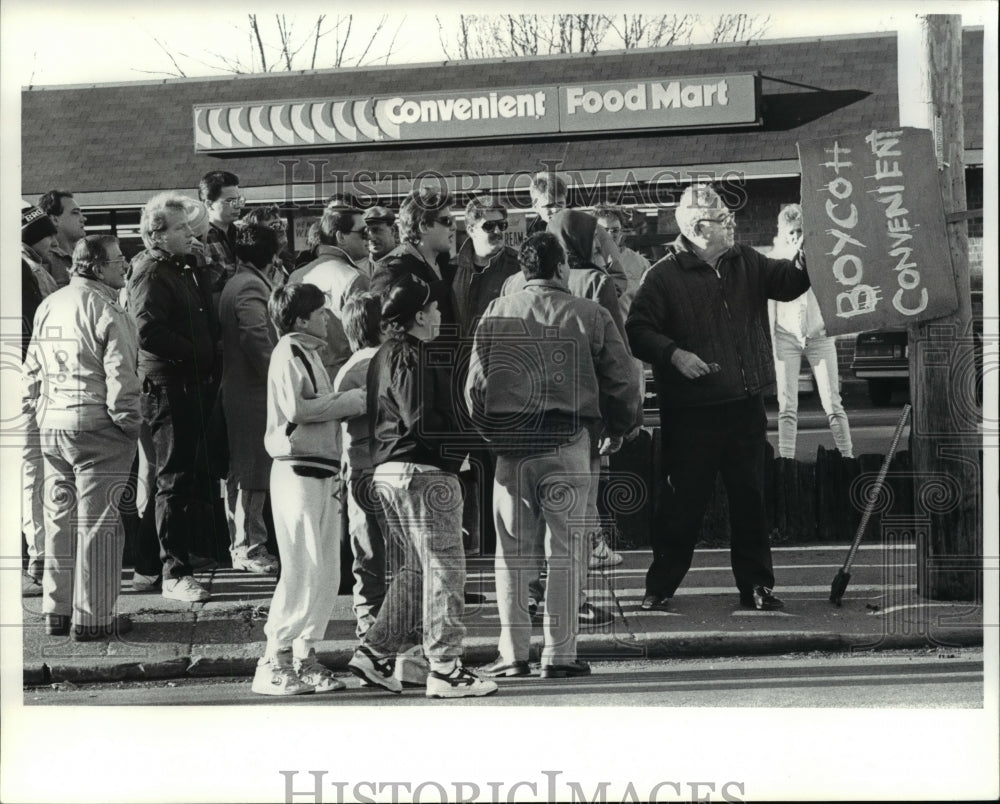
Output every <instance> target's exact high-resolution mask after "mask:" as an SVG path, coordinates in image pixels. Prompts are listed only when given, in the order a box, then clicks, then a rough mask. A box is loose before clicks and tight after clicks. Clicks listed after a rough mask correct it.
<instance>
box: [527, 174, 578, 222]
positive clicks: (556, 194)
mask: <svg viewBox="0 0 1000 804" xmlns="http://www.w3.org/2000/svg"><path fill="white" fill-rule="evenodd" d="M568 193H569V191H568V190H567V188H566V182H565V181H563V179H562V177H561V176H558V175H556V174H555V173H549V172H547V171H539V172H538V173H536V174H535V175H534V176H533V177H532V179H531V186H530V187H529V188H528V195H529V196H530V197H531V208H532V209H533V210H534V211H535V212H536V213H537V214H538V217H537V218H535V219H534V220H533V221H532V222H531V223H530V224H529V225H528V231H527V235H528V236H529V237H530V236H531V235H533V234H538V233H539V232H544V231H546V228H547V227H548V225H549V218H551V217H552V216H553V215H555V214H556V213H557V212H561V211H562V210H564V209H566V208H567V207H568V206H569V205H568V204H567V203H566V198H567V195H568Z"/></svg>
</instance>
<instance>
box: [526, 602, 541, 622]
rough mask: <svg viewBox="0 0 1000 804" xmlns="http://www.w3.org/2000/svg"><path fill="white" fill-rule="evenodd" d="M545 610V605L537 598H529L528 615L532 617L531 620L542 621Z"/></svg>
mask: <svg viewBox="0 0 1000 804" xmlns="http://www.w3.org/2000/svg"><path fill="white" fill-rule="evenodd" d="M543 610H544V606H543V605H542V604H540V603H539V602H538V601H537V600H535V598H533V597H529V598H528V616H529V617H530V618H531V622H533V623H540V622H541V621H542V616H543V615H544V611H543Z"/></svg>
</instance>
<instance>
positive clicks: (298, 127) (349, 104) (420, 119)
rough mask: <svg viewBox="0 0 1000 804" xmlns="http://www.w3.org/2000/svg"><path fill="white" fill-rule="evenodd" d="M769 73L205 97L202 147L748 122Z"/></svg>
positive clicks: (200, 109)
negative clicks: (245, 98)
mask: <svg viewBox="0 0 1000 804" xmlns="http://www.w3.org/2000/svg"><path fill="white" fill-rule="evenodd" d="M759 86H760V82H759V76H758V75H757V74H753V73H747V74H739V75H707V76H697V77H684V78H666V79H647V80H632V81H611V82H602V83H584V84H571V85H566V86H547V87H518V88H516V89H496V90H492V89H491V90H469V91H463V92H434V93H428V92H423V93H415V94H408V95H394V96H391V97H387V96H381V97H367V98H339V99H327V98H319V99H310V100H292V101H265V102H261V103H230V104H198V105H196V106H195V107H194V141H195V150H196V151H200V152H213V151H245V150H262V149H268V148H308V147H315V146H322V147H327V148H328V147H331V146H333V147H338V146H354V145H366V144H372V145H378V144H390V143H397V142H424V141H434V140H452V139H478V138H497V137H532V136H543V135H546V134H557V133H583V132H587V133H593V132H602V131H609V132H612V131H620V130H629V131H632V130H636V129H662V128H705V127H714V126H746V125H755V124H758V123H759V122H760V120H759V117H758V107H759V103H758V98H759Z"/></svg>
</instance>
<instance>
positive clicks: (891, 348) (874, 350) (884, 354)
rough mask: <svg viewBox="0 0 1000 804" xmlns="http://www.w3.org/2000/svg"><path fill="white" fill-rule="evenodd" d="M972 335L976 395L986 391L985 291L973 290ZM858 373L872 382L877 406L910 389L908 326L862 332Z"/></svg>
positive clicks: (856, 364)
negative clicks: (984, 355)
mask: <svg viewBox="0 0 1000 804" xmlns="http://www.w3.org/2000/svg"><path fill="white" fill-rule="evenodd" d="M972 337H973V341H974V345H975V350H976V354H975V359H976V377H977V383H976V395H977V398H978V400H979V403H980V404H982V393H983V383H982V378H983V291H982V288H978V289H974V290H973V291H972ZM851 370H852V371H853V372H854V376H855V377H857V378H858V379H860V380H866V381H867V382H868V397H869V399H871V401H872V404H873V405H877V406H882V405H888V404H889V401H890V399H891V398H892V394H893V392H894V391H896V390H903V391H906V392H907V393H908V392H909V389H910V347H909V334H908V332H907V330H906V329H879V330H873V331H870V332H862V333H860V334H859V335H858V336H857V338H856V339H855V342H854V362H853V363H852V364H851Z"/></svg>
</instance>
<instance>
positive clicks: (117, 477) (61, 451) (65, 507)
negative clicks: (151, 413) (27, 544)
mask: <svg viewBox="0 0 1000 804" xmlns="http://www.w3.org/2000/svg"><path fill="white" fill-rule="evenodd" d="M41 437H42V455H43V457H44V460H45V488H44V493H45V500H46V505H45V515H44V520H45V572H44V576H43V578H42V612H43V613H45V614H59V615H63V616H72V618H73V622H74V624H75V625H77V626H80V627H97V626H109V625H111V624H112V622H113V620H114V609H115V603H116V602H117V600H118V593H119V591H120V589H121V574H122V551H123V550H124V548H125V528H124V526H123V525H122V521H121V517H120V516H119V514H118V504H119V501H120V500H121V496H122V493H123V492H124V491H125V488H126V486H127V485H128V481H129V473H130V471H131V468H132V459H133V458H134V457H135V448H136V442H135V439H133V438H130V437H129V436H128V435H126V434H125V433H124V432H123V431H122V430H120V429H119V428H118V427H116V426H115V425H113V424H108V425H107V426H105V427H102V428H100V429H97V430H81V431H76V430H48V429H46V430H42V431H41Z"/></svg>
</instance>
